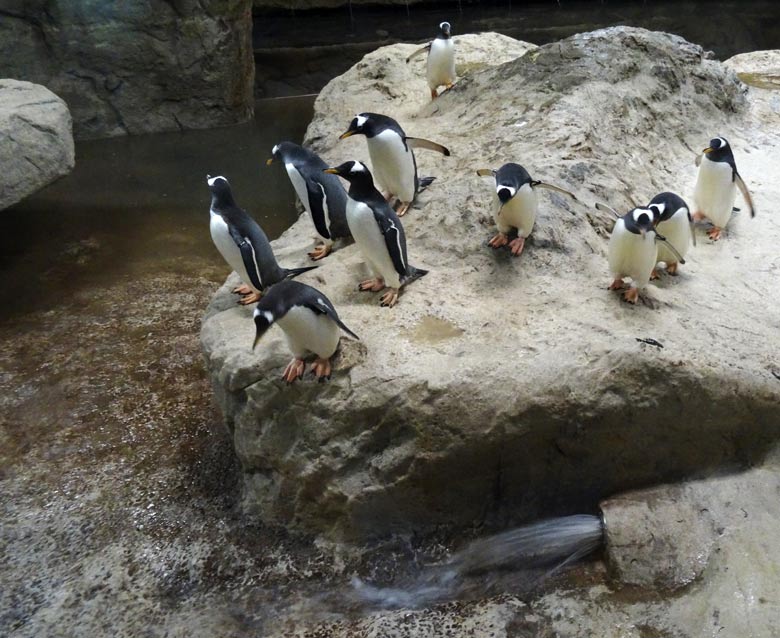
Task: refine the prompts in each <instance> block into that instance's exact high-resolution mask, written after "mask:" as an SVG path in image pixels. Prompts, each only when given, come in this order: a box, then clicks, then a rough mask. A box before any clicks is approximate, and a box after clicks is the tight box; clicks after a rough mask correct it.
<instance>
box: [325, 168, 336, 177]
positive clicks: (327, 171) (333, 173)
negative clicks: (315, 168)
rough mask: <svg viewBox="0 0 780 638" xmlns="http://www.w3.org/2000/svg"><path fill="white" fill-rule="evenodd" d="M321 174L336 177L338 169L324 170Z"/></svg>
mask: <svg viewBox="0 0 780 638" xmlns="http://www.w3.org/2000/svg"><path fill="white" fill-rule="evenodd" d="M322 172H323V173H330V174H331V175H338V174H339V169H337V168H326V169H324V170H323V171H322Z"/></svg>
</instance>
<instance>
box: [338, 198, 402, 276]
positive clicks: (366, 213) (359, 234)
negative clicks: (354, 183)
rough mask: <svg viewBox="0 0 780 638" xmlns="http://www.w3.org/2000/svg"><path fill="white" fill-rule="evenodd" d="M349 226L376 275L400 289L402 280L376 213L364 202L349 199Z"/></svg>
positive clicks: (356, 242)
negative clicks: (377, 220)
mask: <svg viewBox="0 0 780 638" xmlns="http://www.w3.org/2000/svg"><path fill="white" fill-rule="evenodd" d="M347 224H349V230H350V232H351V233H352V237H353V238H354V239H355V244H357V247H358V249H359V250H360V252H361V254H362V255H363V258H364V259H365V260H366V261H367V262H368V263H369V266H370V267H371V269H372V270H373V271H374V274H375V275H377V276H379V277H382V278H383V279H384V280H385V284H386V285H388V286H390V287H393V288H399V287H400V285H401V283H400V278H399V276H398V273H397V272H396V270H395V266H393V260H392V258H391V257H390V253H389V252H388V251H387V244H386V242H385V237H384V235H382V232H381V231H380V230H379V225H378V224H377V223H376V219H375V218H374V212H373V211H372V210H371V209H370V208H369V207H368V206H366V205H365V204H364V203H362V202H358V201H355V200H354V199H352V198H351V197H348V198H347Z"/></svg>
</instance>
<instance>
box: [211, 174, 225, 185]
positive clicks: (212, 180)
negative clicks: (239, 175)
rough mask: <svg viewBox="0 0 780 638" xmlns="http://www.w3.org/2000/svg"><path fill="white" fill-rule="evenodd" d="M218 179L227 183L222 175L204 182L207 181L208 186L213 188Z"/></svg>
mask: <svg viewBox="0 0 780 638" xmlns="http://www.w3.org/2000/svg"><path fill="white" fill-rule="evenodd" d="M218 179H222V180H225V181H227V180H226V179H225V178H224V177H222V175H217V176H216V177H212V178H210V179H208V180H206V181H208V184H209V186H214V183H215V182H216V181H217V180H218Z"/></svg>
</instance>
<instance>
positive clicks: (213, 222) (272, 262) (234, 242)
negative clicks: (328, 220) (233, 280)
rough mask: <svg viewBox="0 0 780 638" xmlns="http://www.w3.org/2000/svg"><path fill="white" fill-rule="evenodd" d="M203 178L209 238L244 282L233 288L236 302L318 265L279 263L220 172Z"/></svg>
mask: <svg viewBox="0 0 780 638" xmlns="http://www.w3.org/2000/svg"><path fill="white" fill-rule="evenodd" d="M206 181H207V183H208V186H209V190H210V191H211V209H210V211H209V212H210V217H211V219H210V223H209V227H210V229H211V239H212V240H213V242H214V245H215V246H216V247H217V250H218V251H219V252H220V253H221V254H222V257H223V258H224V259H225V261H226V262H227V263H228V265H229V266H230V267H231V268H232V269H233V270H235V271H236V272H237V273H238V276H239V277H241V281H243V282H244V283H243V284H242V285H241V286H238V287H237V288H235V289H234V290H233V292H234V293H238V294H239V295H241V299H240V300H239V302H238V303H240V304H242V305H244V306H245V305H247V304H250V303H254V302H255V301H259V300H260V297H261V296H262V294H263V292H264V291H265V289H266V288H268V287H269V286H272V285H273V284H275V283H277V282H279V281H282V280H283V279H289V278H291V277H297V276H298V275H300V274H301V273H304V272H306V271H307V270H312V269H314V268H317V266H308V267H305V268H290V269H288V268H282V267H281V266H279V264H278V263H276V257H274V251H273V250H272V249H271V244H270V243H269V242H268V238H267V237H266V236H265V233H264V232H263V229H262V228H260V226H259V225H258V223H257V222H256V221H255V220H254V219H252V218H251V217H250V216H249V215H248V214H247V213H246V211H244V210H243V209H241V208H239V207H238V204H236V201H235V199H233V192H232V191H231V190H230V184H229V183H228V181H227V179H226V178H225V177H223V176H221V175H218V176H216V177H211V176H210V175H206Z"/></svg>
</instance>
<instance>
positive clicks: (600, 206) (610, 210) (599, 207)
mask: <svg viewBox="0 0 780 638" xmlns="http://www.w3.org/2000/svg"><path fill="white" fill-rule="evenodd" d="M596 210H600V211H601V212H602V213H612V214H613V215H614V216H615V217H620V213H618V212H617V211H616V210H615V209H614V208H612V207H611V206H607V205H606V204H602V203H601V202H596Z"/></svg>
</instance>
